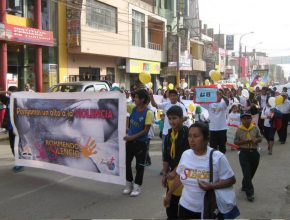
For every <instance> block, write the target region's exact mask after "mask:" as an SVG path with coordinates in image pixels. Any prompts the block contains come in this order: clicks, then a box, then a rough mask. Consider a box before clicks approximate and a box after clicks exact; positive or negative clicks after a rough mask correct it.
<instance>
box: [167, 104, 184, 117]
mask: <svg viewBox="0 0 290 220" xmlns="http://www.w3.org/2000/svg"><path fill="white" fill-rule="evenodd" d="M166 115H167V117H168V116H170V115H174V116H177V117H179V118H183V111H182V108H181V107H179V106H177V105H175V106H172V107H170V108H169V109H168V111H167V112H166Z"/></svg>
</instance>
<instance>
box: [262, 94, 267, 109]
mask: <svg viewBox="0 0 290 220" xmlns="http://www.w3.org/2000/svg"><path fill="white" fill-rule="evenodd" d="M266 106H267V95H261V108H262V109H263V108H265V107H266Z"/></svg>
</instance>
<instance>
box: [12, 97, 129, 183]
mask: <svg viewBox="0 0 290 220" xmlns="http://www.w3.org/2000/svg"><path fill="white" fill-rule="evenodd" d="M10 113H11V116H12V125H13V131H14V133H15V134H16V139H15V161H16V164H17V165H21V166H29V167H36V168H42V169H47V170H53V171H57V172H61V173H65V174H68V175H73V176H78V177H83V178H89V179H93V180H97V181H103V182H110V183H116V184H122V185H124V184H125V167H126V166H125V142H124V141H123V137H124V136H125V130H126V129H125V127H126V98H125V95H124V94H122V93H120V92H110V93H89V92H88V93H33V92H18V93H13V95H12V100H11V109H10Z"/></svg>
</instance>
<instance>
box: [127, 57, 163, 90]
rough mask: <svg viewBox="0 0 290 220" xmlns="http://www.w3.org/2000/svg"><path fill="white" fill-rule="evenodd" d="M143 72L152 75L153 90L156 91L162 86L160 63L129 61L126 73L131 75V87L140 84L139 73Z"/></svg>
mask: <svg viewBox="0 0 290 220" xmlns="http://www.w3.org/2000/svg"><path fill="white" fill-rule="evenodd" d="M141 72H147V73H150V74H151V82H152V85H153V86H152V89H153V91H156V90H157V89H158V87H159V86H160V62H155V61H146V60H136V59H127V61H126V73H127V74H128V75H129V82H130V85H129V86H132V85H136V84H139V83H140V81H139V73H141Z"/></svg>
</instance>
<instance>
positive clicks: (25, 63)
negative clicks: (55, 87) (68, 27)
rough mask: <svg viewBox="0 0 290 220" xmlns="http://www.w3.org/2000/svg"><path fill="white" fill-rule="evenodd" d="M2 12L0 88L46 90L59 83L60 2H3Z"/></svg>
mask: <svg viewBox="0 0 290 220" xmlns="http://www.w3.org/2000/svg"><path fill="white" fill-rule="evenodd" d="M6 3H7V4H6ZM12 3H13V4H12ZM48 8H49V10H47V9H48ZM0 9H1V11H3V12H4V13H2V14H1V16H0V49H1V50H0V62H1V67H0V87H2V89H3V90H4V89H5V90H6V89H7V88H8V87H9V86H11V85H16V86H18V87H19V89H20V90H23V89H24V85H25V84H26V83H29V84H30V85H31V87H32V89H33V90H35V91H38V92H42V91H46V90H47V88H48V87H49V86H50V84H52V83H56V82H57V63H58V62H57V58H58V57H57V46H56V45H57V43H56V42H57V41H56V40H55V39H54V34H55V33H56V32H57V16H55V14H56V13H57V10H56V3H52V2H50V1H46V0H37V1H32V0H27V1H13V0H11V1H1V3H0Z"/></svg>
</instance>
